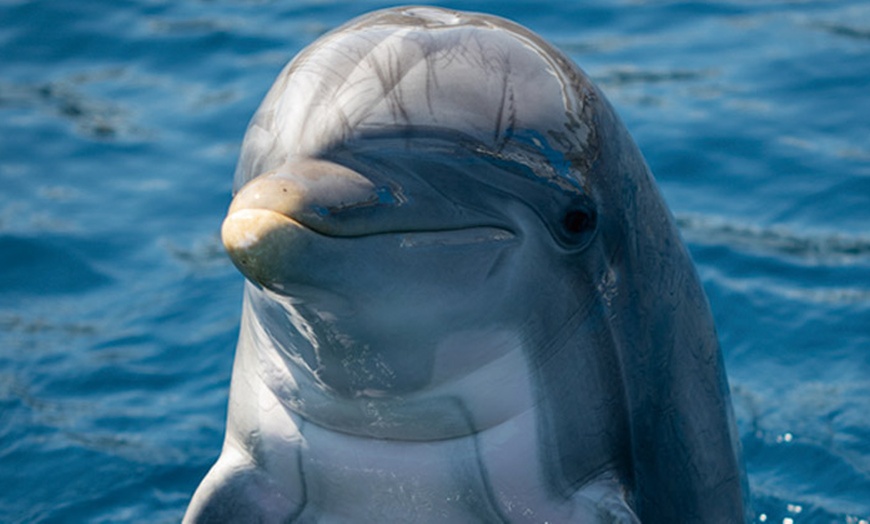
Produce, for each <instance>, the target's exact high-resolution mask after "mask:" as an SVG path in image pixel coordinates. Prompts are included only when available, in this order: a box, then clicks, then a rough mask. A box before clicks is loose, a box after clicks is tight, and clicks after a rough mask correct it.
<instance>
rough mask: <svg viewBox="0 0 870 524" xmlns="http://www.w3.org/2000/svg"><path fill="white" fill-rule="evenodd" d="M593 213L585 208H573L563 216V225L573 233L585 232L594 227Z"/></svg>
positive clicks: (567, 230)
mask: <svg viewBox="0 0 870 524" xmlns="http://www.w3.org/2000/svg"><path fill="white" fill-rule="evenodd" d="M592 222H593V219H592V215H590V214H589V212H588V211H587V210H585V209H571V210H569V211H568V212H567V213H565V216H564V217H563V218H562V227H564V228H565V231H566V232H567V233H568V234H571V235H577V234H580V233H585V232H586V231H589V230H590V229H592V226H593V223H592Z"/></svg>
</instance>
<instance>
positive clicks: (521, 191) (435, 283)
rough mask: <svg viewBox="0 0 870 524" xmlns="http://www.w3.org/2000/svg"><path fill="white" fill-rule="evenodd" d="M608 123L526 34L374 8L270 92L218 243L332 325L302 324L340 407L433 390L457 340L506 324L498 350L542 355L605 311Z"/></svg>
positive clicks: (253, 274) (464, 18)
mask: <svg viewBox="0 0 870 524" xmlns="http://www.w3.org/2000/svg"><path fill="white" fill-rule="evenodd" d="M614 118H615V117H614V116H613V115H612V113H611V111H610V108H609V106H608V105H607V104H606V102H603V99H602V98H601V97H600V96H599V93H598V91H597V90H596V88H595V87H594V86H593V85H592V84H591V83H590V82H589V81H588V79H587V78H586V77H585V75H584V74H583V73H582V72H581V71H580V70H579V69H578V68H577V67H576V66H574V65H573V64H572V63H571V62H570V61H569V60H567V59H566V58H565V57H564V56H563V55H561V53H559V52H558V51H556V50H555V49H553V48H552V47H550V46H549V45H548V44H546V43H545V42H543V41H542V40H541V39H540V38H539V37H537V36H536V35H534V34H532V33H530V32H528V31H527V30H525V29H523V28H522V27H520V26H517V25H514V24H512V23H510V22H507V21H504V20H502V19H498V18H494V17H487V16H482V15H475V16H469V15H465V14H460V13H454V12H450V11H445V10H440V9H431V8H409V9H404V10H398V11H397V10H392V11H387V12H382V13H381V14H375V15H371V16H369V17H367V18H365V20H364V21H360V22H351V23H350V24H348V25H347V26H345V27H344V28H343V29H342V30H340V31H337V32H334V33H331V34H328V35H326V36H325V37H323V38H322V39H321V40H320V41H318V42H317V43H315V44H314V45H312V46H311V47H310V48H308V49H307V50H306V51H304V52H303V53H301V54H300V55H299V56H298V57H297V58H296V59H294V61H293V62H291V63H290V64H289V65H288V67H287V68H286V69H285V70H284V71H283V72H282V73H281V75H280V76H279V78H278V80H277V81H276V83H275V86H274V87H273V88H272V90H271V91H270V92H269V93H268V95H267V96H266V98H265V100H264V102H263V104H262V105H261V107H260V109H259V110H258V111H257V113H256V115H255V116H254V118H253V120H252V122H251V124H250V126H249V129H248V132H247V134H246V137H245V141H244V144H243V148H242V155H241V159H240V162H239V165H238V169H237V171H236V188H237V193H236V195H235V198H234V201H233V203H232V205H231V207H230V210H229V214H228V216H227V218H226V220H225V222H224V226H223V239H224V243H225V246H226V248H227V251H228V252H229V254H230V256H231V258H232V260H233V261H234V263H235V264H236V266H237V267H238V268H239V269H240V270H241V271H242V273H244V274H245V276H246V277H247V278H248V279H249V280H250V281H251V283H252V284H253V286H252V288H251V290H250V291H249V293H252V294H256V295H258V296H259V297H261V298H262V299H263V300H262V301H261V302H266V303H269V304H274V303H281V304H283V305H282V308H285V309H286V308H287V307H292V308H293V309H294V311H295V313H296V314H297V315H298V316H300V317H304V318H307V320H306V323H307V325H309V326H314V325H316V326H319V328H320V329H322V330H326V331H329V333H328V334H327V333H320V334H317V333H316V332H317V329H313V328H307V329H309V335H307V336H308V337H309V338H311V337H315V338H317V339H318V340H317V341H316V343H314V344H313V345H314V346H317V348H318V351H319V353H318V356H317V358H316V359H314V358H313V357H312V359H313V360H316V362H314V361H313V360H312V362H310V363H309V364H310V366H311V369H312V370H314V369H316V370H317V371H316V372H315V371H312V373H316V374H317V378H318V380H322V381H325V382H326V383H327V384H326V385H328V386H329V387H331V388H336V389H337V390H341V391H344V392H345V393H346V394H347V395H360V394H363V393H362V392H366V393H365V394H373V392H377V391H381V392H387V391H389V392H392V393H398V392H403V393H407V392H408V391H412V390H418V389H421V388H428V387H431V386H432V385H433V381H437V380H436V379H435V378H433V371H432V367H433V366H434V365H435V364H434V363H433V358H435V357H434V356H433V354H434V353H435V352H436V347H437V346H438V345H439V343H440V342H441V341H442V339H443V338H444V337H445V336H447V335H446V334H455V333H457V332H465V331H468V330H477V331H480V330H491V331H494V332H503V331H504V330H509V331H510V332H511V334H510V338H511V340H513V342H512V343H511V344H510V345H511V347H510V348H507V347H505V348H503V351H508V350H515V349H517V348H518V347H519V346H522V345H529V346H534V345H540V344H539V343H538V342H537V341H532V340H529V339H530V338H534V337H536V336H539V335H540V336H545V334H546V333H547V332H549V331H550V330H551V329H552V326H553V325H554V324H558V323H563V324H566V325H567V324H577V323H579V322H580V321H581V319H582V312H583V311H587V310H589V309H590V308H591V307H592V305H593V304H594V303H595V301H596V300H597V299H596V297H597V295H598V294H597V292H596V286H599V285H600V283H601V281H602V279H603V278H606V263H605V262H606V255H605V254H604V253H603V251H602V248H601V247H600V245H599V246H597V247H596V246H595V242H594V241H595V239H596V237H597V236H598V232H599V229H601V226H602V224H606V221H607V217H608V215H609V213H610V211H608V206H607V203H606V199H607V198H609V195H608V193H607V191H606V190H602V186H606V185H609V184H610V183H611V181H609V180H598V178H597V177H600V173H598V172H596V169H598V171H600V170H601V169H600V166H597V165H596V162H597V153H598V141H599V139H600V138H599V132H598V131H597V130H598V128H600V127H601V126H600V122H604V123H605V124H608V125H610V124H609V123H610V122H611V121H612V120H613V119H614ZM599 121H600V122H599ZM632 147H633V145H632ZM608 168H609V166H608ZM644 169H645V167H644ZM614 209H619V210H620V212H622V211H623V210H622V208H621V207H614ZM578 281H580V282H578ZM581 288H588V290H586V291H583V290H582V289H581ZM566 290H571V291H570V292H567V293H566ZM527 296H541V297H542V298H541V302H540V303H538V304H531V303H529V302H528V301H524V300H522V299H520V298H519V297H527ZM264 297H268V299H269V300H265V298H264ZM288 304H292V306H288ZM263 307H266V306H263ZM578 312H579V313H578ZM325 318H328V319H329V322H326V321H324V320H323V319H325ZM519 326H522V327H519ZM298 328H299V326H296V327H295V328H292V329H296V330H297V331H298ZM326 341H330V342H329V343H327V342H326ZM330 344H331V345H333V346H340V345H345V346H348V345H349V346H352V347H354V348H355V349H353V350H349V349H347V347H342V348H337V347H336V348H334V349H335V354H334V355H333V357H334V360H336V361H342V362H350V361H351V360H350V359H348V358H347V357H346V355H347V352H348V351H354V352H357V354H359V352H360V351H362V350H361V349H360V348H361V347H366V348H381V349H379V351H381V353H382V355H381V356H382V357H383V359H384V360H383V366H382V369H383V370H384V374H383V375H380V374H378V373H374V374H370V375H368V376H369V380H360V379H359V377H357V378H354V377H355V376H356V375H355V374H354V373H350V372H347V371H346V370H343V369H340V368H342V366H341V365H339V364H336V363H333V364H332V365H326V363H327V362H328V361H330V360H332V358H331V357H329V356H328V353H329V350H327V349H326V346H329V345H330ZM295 346H298V344H295V345H294V347H295ZM387 348H393V349H391V350H388V349H387ZM456 351H457V352H459V353H461V354H460V355H457V356H455V357H451V358H456V359H460V360H462V359H466V360H469V361H474V362H477V361H478V360H479V359H478V358H477V357H476V356H475V355H474V353H475V352H474V351H470V350H469V349H468V348H462V349H457V350H456ZM496 353H497V354H498V352H496ZM339 355H340V356H339ZM329 370H334V373H331V372H330V371H329ZM386 370H389V371H386ZM384 394H386V393H384Z"/></svg>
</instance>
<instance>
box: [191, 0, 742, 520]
mask: <svg viewBox="0 0 870 524" xmlns="http://www.w3.org/2000/svg"><path fill="white" fill-rule="evenodd" d="M222 238H223V242H224V245H225V247H226V249H227V252H228V254H229V256H230V258H231V259H232V261H233V262H234V264H235V265H236V267H237V268H238V269H239V270H240V272H241V273H242V274H243V275H244V276H245V278H246V279H247V282H246V284H245V291H244V303H243V308H242V319H241V327H240V333H239V341H238V346H237V350H236V357H235V363H234V366H233V376H232V381H231V386H230V394H229V407H228V417H227V428H226V437H225V442H224V447H223V449H222V451H221V454H220V457H219V458H218V460H217V462H216V463H215V464H214V466H213V467H212V468H211V470H210V471H209V472H208V474H207V475H206V477H205V478H204V479H203V481H202V483H201V484H200V486H199V488H197V490H196V492H195V494H194V495H193V498H192V500H191V502H190V504H189V506H188V509H187V513H186V515H185V518H184V522H187V523H199V522H315V521H318V522H320V521H322V522H420V523H435V522H449V523H455V522H519V523H521V522H579V523H585V524H589V523H604V522H608V523H612V522H618V523H636V522H644V523H647V524H648V523H653V524H655V523H673V522H711V523H719V522H729V523H731V522H745V521H748V520H749V519H751V514H750V510H749V508H748V507H747V504H746V501H748V489H747V484H746V480H745V475H744V473H743V470H742V464H741V460H742V459H741V452H740V444H739V440H738V438H737V433H736V429H735V424H734V419H733V414H732V409H731V403H730V398H729V395H728V384H727V379H726V375H725V370H724V366H723V363H722V356H721V352H720V349H719V344H718V341H717V338H716V332H715V327H714V325H713V319H712V315H711V313H710V308H709V305H708V303H707V299H706V297H705V295H704V292H703V289H702V287H701V285H700V282H699V279H698V276H697V273H696V271H695V269H694V266H693V264H692V261H691V259H690V256H689V254H688V252H687V250H686V248H685V246H684V245H683V243H682V241H681V240H680V237H679V234H678V232H677V228H676V227H675V225H674V219H673V217H672V216H671V214H670V212H669V211H668V209H667V207H666V205H665V203H664V201H663V199H662V197H661V195H660V193H659V191H658V189H657V187H656V185H655V181H654V179H653V176H652V174H651V173H650V171H649V168H648V167H647V165H646V162H645V161H644V159H643V156H642V155H641V153H640V151H639V150H638V148H637V146H636V145H635V143H634V141H633V140H632V138H631V137H630V135H629V134H628V132H627V130H626V129H625V127H624V126H623V124H622V123H621V121H620V120H619V118H618V116H617V115H616V114H615V112H614V111H613V108H612V107H611V106H610V104H609V103H608V102H607V100H606V98H605V97H604V95H603V94H602V93H601V91H599V90H598V88H597V87H596V86H595V85H594V84H592V82H591V81H590V80H589V78H588V77H587V76H586V75H585V73H583V71H582V70H581V69H580V68H579V67H577V66H576V65H575V64H574V63H573V62H572V61H571V60H570V59H569V58H567V57H566V56H565V55H564V54H562V53H561V52H560V51H558V50H557V49H555V48H554V47H552V46H551V45H550V44H548V43H547V42H545V41H544V40H543V39H542V38H541V37H539V36H538V35H536V34H534V33H532V32H531V31H529V30H528V29H526V28H524V27H522V26H520V25H517V24H515V23H514V22H510V21H508V20H505V19H503V18H499V17H495V16H490V15H485V14H478V13H465V12H460V11H452V10H448V9H441V8H434V7H399V8H393V9H386V10H381V11H375V12H373V13H370V14H368V15H364V16H362V17H360V18H357V19H355V20H352V21H350V22H348V23H347V24H345V25H343V26H341V27H339V28H337V29H335V30H333V31H331V32H329V33H327V34H326V35H324V36H322V37H321V38H319V39H318V40H316V41H315V42H314V43H312V44H311V45H310V46H308V47H307V48H306V49H304V50H303V51H302V52H300V53H299V55H297V56H296V57H295V58H294V59H293V60H292V61H291V62H290V63H289V64H288V65H287V66H286V67H285V68H284V70H283V71H282V72H281V73H280V74H279V76H278V78H277V79H276V81H275V83H274V85H273V86H272V88H271V89H270V90H269V92H268V93H267V94H266V96H265V98H264V100H263V102H262V103H261V105H260V107H259V109H258V110H257V112H256V113H255V114H254V116H253V118H252V119H251V121H250V124H249V126H248V129H247V132H246V134H245V139H244V142H243V144H242V150H241V155H240V158H239V163H238V165H237V168H236V172H235V180H234V198H233V202H232V204H231V206H230V209H229V211H228V213H227V216H226V218H225V220H224V223H223V226H222Z"/></svg>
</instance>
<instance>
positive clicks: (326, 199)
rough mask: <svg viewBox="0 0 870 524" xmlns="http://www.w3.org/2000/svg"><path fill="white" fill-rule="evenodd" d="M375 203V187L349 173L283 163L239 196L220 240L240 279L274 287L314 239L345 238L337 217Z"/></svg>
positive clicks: (318, 164) (317, 164)
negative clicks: (289, 264)
mask: <svg viewBox="0 0 870 524" xmlns="http://www.w3.org/2000/svg"><path fill="white" fill-rule="evenodd" d="M378 201H379V198H378V194H377V192H376V190H375V188H374V185H373V184H372V183H371V182H370V181H369V180H368V179H367V178H365V177H363V176H362V175H360V174H358V173H356V172H354V171H352V170H350V169H348V168H345V167H343V166H340V165H338V164H334V163H332V162H327V161H323V160H304V161H299V162H296V163H288V164H285V165H284V166H281V167H280V168H278V169H276V170H273V171H270V172H267V173H265V174H263V175H260V176H259V177H257V178H255V179H253V180H251V181H250V182H248V183H247V184H245V185H244V186H243V187H242V188H241V189H240V190H239V192H238V193H237V194H236V196H235V197H234V198H233V201H232V204H230V208H229V211H228V212H227V217H226V218H225V219H224V222H223V226H222V228H221V238H222V240H223V244H224V248H225V249H226V250H227V253H228V254H229V256H230V258H231V259H232V261H233V263H234V264H235V265H236V267H237V268H238V269H239V271H241V272H242V274H244V275H245V276H246V277H247V278H248V279H250V280H251V281H253V282H255V283H258V284H260V285H262V286H265V287H275V286H276V285H278V284H279V283H280V281H281V278H280V275H281V274H282V273H283V271H284V265H285V264H287V261H288V260H294V258H293V256H294V254H296V255H298V254H300V252H301V251H300V250H305V249H306V246H307V245H308V244H310V242H311V241H312V235H313V234H315V233H320V234H321V235H327V236H333V235H334V236H344V235H343V234H342V233H345V234H346V232H345V231H343V230H342V229H346V228H342V224H341V219H340V217H341V216H342V212H343V211H347V210H348V209H357V208H360V207H365V206H370V205H373V204H376V203H377V202H378ZM350 233H351V234H352V233H353V231H350Z"/></svg>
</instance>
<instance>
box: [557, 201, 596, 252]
mask: <svg viewBox="0 0 870 524" xmlns="http://www.w3.org/2000/svg"><path fill="white" fill-rule="evenodd" d="M596 222H597V220H596V213H595V209H594V208H593V207H592V205H591V203H589V202H579V203H575V204H574V205H572V206H571V207H569V208H568V209H566V210H565V212H564V213H563V214H562V219H561V223H560V224H559V226H560V227H559V235H558V236H559V238H560V240H561V241H562V243H563V244H565V245H566V247H571V248H578V247H583V246H585V245H586V244H587V243H588V241H589V239H590V238H592V234H593V233H594V232H595V226H596Z"/></svg>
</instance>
